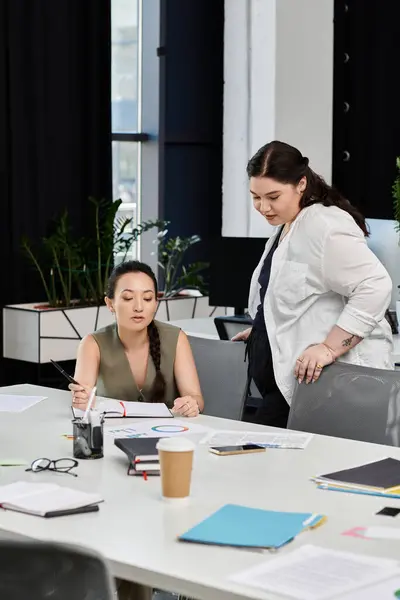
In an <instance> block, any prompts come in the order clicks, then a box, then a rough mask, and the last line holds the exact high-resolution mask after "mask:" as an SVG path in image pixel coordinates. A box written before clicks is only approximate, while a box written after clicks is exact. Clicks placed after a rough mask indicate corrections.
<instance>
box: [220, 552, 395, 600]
mask: <svg viewBox="0 0 400 600" xmlns="http://www.w3.org/2000/svg"><path fill="white" fill-rule="evenodd" d="M398 574H400V569H399V566H398V563H397V561H395V560H389V559H385V558H375V557H372V556H362V555H359V554H352V553H350V552H338V551H334V550H329V549H327V548H320V547H318V546H312V545H305V546H301V547H300V548H299V549H298V550H294V551H293V552H290V553H289V554H285V555H283V556H281V557H279V558H275V559H273V560H270V561H268V562H264V563H263V564H261V565H258V566H257V567H254V568H252V569H247V570H245V571H242V572H241V573H238V574H236V575H234V576H232V577H230V579H231V580H233V581H235V582H236V583H240V584H243V585H249V586H251V587H255V588H259V589H263V590H268V591H271V592H275V593H278V594H284V595H287V596H290V597H293V598H296V599H297V600H325V598H332V597H335V596H336V597H340V598H341V597H342V596H341V594H344V593H345V592H349V591H351V590H354V589H357V588H359V587H361V586H366V585H370V584H372V583H376V582H378V581H380V580H384V579H388V578H389V577H392V576H394V575H398ZM375 600H378V597H376V598H375ZM379 600H380V598H379Z"/></svg>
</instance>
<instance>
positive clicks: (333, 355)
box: [321, 342, 337, 362]
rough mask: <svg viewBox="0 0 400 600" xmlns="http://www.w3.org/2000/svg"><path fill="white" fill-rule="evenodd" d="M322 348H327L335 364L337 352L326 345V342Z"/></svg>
mask: <svg viewBox="0 0 400 600" xmlns="http://www.w3.org/2000/svg"><path fill="white" fill-rule="evenodd" d="M321 345H322V346H325V348H326V349H327V350H328V352H329V353H330V355H331V356H332V360H333V362H335V360H336V358H337V356H336V352H335V351H334V350H333V349H332V348H331V347H330V346H328V344H325V342H321Z"/></svg>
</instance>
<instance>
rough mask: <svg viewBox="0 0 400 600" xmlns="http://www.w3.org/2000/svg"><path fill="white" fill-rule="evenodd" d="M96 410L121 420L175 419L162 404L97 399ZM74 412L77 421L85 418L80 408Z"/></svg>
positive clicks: (108, 416)
mask: <svg viewBox="0 0 400 600" xmlns="http://www.w3.org/2000/svg"><path fill="white" fill-rule="evenodd" d="M96 409H97V410H99V411H100V412H102V413H105V417H106V418H107V419H108V418H115V419H120V418H121V417H131V418H134V417H135V418H141V417H152V418H157V419H158V418H163V419H165V418H168V417H171V418H172V417H173V414H172V413H171V411H170V410H169V408H168V407H167V405H166V404H164V403H162V402H154V403H152V402H123V401H122V400H113V399H111V398H101V397H99V398H97V402H96ZM72 412H73V413H74V417H75V418H76V419H77V418H79V417H83V415H84V411H83V410H80V409H79V408H73V409H72Z"/></svg>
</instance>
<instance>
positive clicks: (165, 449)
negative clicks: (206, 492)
mask: <svg viewBox="0 0 400 600" xmlns="http://www.w3.org/2000/svg"><path fill="white" fill-rule="evenodd" d="M194 448H195V445H194V443H193V442H192V441H191V440H188V439H187V438H184V437H179V438H161V439H160V440H159V441H158V443H157V450H158V455H159V458H160V472H161V488H162V497H163V499H164V500H166V501H167V502H172V503H182V502H187V501H188V498H189V494H190V481H191V477H192V466H193V454H194Z"/></svg>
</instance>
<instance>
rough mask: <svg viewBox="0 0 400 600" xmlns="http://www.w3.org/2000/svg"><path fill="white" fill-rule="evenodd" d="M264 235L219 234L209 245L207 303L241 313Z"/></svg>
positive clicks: (245, 304)
mask: <svg viewBox="0 0 400 600" xmlns="http://www.w3.org/2000/svg"><path fill="white" fill-rule="evenodd" d="M266 242H267V238H251V237H249V238H247V237H246V238H244V237H219V238H216V239H215V240H213V242H212V244H211V250H212V251H211V261H210V306H233V307H234V308H235V314H236V315H243V314H244V311H245V309H246V308H247V304H248V297H249V288H250V281H251V276H252V274H253V271H254V269H255V268H256V266H257V265H258V263H259V261H260V258H261V256H262V253H263V252H264V249H265V244H266Z"/></svg>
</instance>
